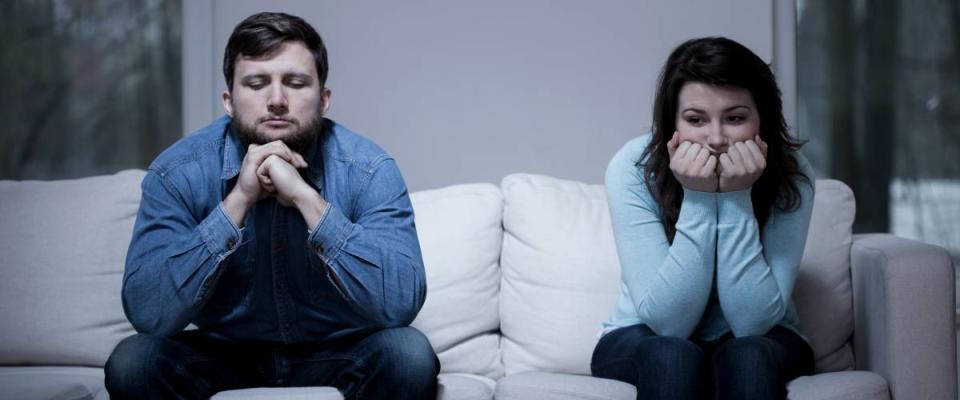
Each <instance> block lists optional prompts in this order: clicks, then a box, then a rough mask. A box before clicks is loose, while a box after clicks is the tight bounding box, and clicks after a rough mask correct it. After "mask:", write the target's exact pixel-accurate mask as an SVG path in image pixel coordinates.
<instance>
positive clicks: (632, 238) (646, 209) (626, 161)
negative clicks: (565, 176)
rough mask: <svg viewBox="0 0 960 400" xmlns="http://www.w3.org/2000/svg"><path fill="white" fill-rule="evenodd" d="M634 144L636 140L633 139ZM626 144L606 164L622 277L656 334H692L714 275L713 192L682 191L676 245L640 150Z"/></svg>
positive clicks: (639, 313) (636, 308)
mask: <svg viewBox="0 0 960 400" xmlns="http://www.w3.org/2000/svg"><path fill="white" fill-rule="evenodd" d="M631 144H634V142H631ZM631 144H628V145H627V146H625V148H624V149H623V150H621V151H620V152H619V153H618V154H617V155H616V156H615V157H614V159H613V160H611V162H610V164H609V166H608V167H607V173H606V187H607V197H608V203H609V207H610V216H611V220H612V225H613V232H614V238H615V240H616V245H617V253H618V255H619V259H620V266H621V271H622V272H621V279H622V280H623V284H624V285H625V287H626V290H627V291H629V293H630V298H631V300H632V302H633V307H634V308H635V310H637V313H638V315H639V316H640V318H641V320H643V322H644V323H645V324H646V325H647V326H649V327H650V329H652V330H653V331H654V332H656V333H657V334H658V335H664V336H676V337H682V338H686V337H689V336H690V335H691V334H692V333H693V331H694V329H695V328H696V327H697V324H698V323H699V322H700V318H701V316H702V315H703V312H704V309H705V307H706V304H707V300H708V299H709V296H710V288H711V285H712V282H713V275H714V255H715V243H716V232H717V230H716V220H717V204H716V194H715V193H705V192H697V191H692V190H684V197H683V202H682V204H681V207H680V215H679V219H678V221H677V224H676V227H677V233H676V235H675V237H674V240H673V244H670V243H669V242H668V241H667V237H666V234H665V233H664V231H663V223H662V221H661V219H660V215H659V207H658V206H657V205H656V202H655V201H654V200H653V197H652V195H651V194H650V193H649V191H648V190H647V187H646V184H645V183H644V180H643V170H642V168H639V167H637V166H636V165H635V162H636V159H637V157H639V153H640V152H641V151H642V148H639V151H636V150H638V149H636V147H637V145H636V144H634V147H635V148H634V149H633V150H634V151H629V150H631V149H630V146H631Z"/></svg>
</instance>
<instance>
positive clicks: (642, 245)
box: [604, 134, 815, 340]
mask: <svg viewBox="0 0 960 400" xmlns="http://www.w3.org/2000/svg"><path fill="white" fill-rule="evenodd" d="M649 142H650V135H649V134H647V135H643V136H640V137H638V138H636V139H633V140H631V141H630V142H627V144H626V145H624V146H623V148H622V149H620V151H619V152H617V154H616V155H615V156H614V157H613V159H612V160H611V161H610V164H609V165H608V167H607V173H606V186H607V196H608V201H609V204H610V216H611V219H612V221H613V231H614V236H615V238H616V243H617V253H618V255H619V257H620V266H621V268H622V273H621V288H620V298H619V299H618V300H617V305H616V308H615V309H614V311H613V314H612V315H611V316H610V318H609V319H608V320H607V322H605V323H604V326H605V327H606V330H607V331H609V330H612V329H614V328H616V327H623V326H629V325H634V324H640V323H643V324H647V325H648V326H649V327H650V328H651V329H652V330H653V331H654V332H656V333H657V334H659V335H665V336H676V337H681V338H696V339H702V340H714V339H717V338H719V337H720V336H722V335H723V334H725V333H727V332H729V331H731V330H732V331H733V333H734V335H736V336H738V337H739V336H749V335H762V334H764V333H766V332H767V331H768V330H770V329H771V328H772V327H773V326H774V325H776V324H780V325H783V326H785V327H787V328H790V329H792V330H794V331H796V330H797V328H798V324H799V321H798V318H797V313H796V310H795V308H794V307H793V304H792V302H791V301H790V298H791V293H792V292H793V287H794V283H795V282H796V278H797V270H798V267H799V265H800V258H801V256H802V255H803V247H804V243H805V242H806V238H807V229H808V227H809V225H810V214H811V211H812V209H813V187H811V185H808V184H807V183H806V182H803V181H801V182H798V184H797V185H798V187H799V189H800V194H801V203H800V207H799V208H798V209H796V210H794V211H791V212H783V211H780V210H778V209H777V208H773V210H772V211H771V214H770V217H769V218H768V220H767V222H766V226H765V228H764V231H763V235H761V234H760V229H759V226H758V224H757V221H756V219H755V218H754V216H753V204H752V202H751V200H750V189H745V190H741V191H737V192H727V193H707V192H698V191H694V190H689V189H686V188H684V192H683V202H682V203H681V205H680V215H679V218H678V220H677V224H676V228H677V233H676V235H675V237H674V240H673V244H672V245H671V244H669V242H668V241H667V237H666V235H665V234H664V231H663V224H662V223H661V221H660V216H659V214H660V213H659V210H660V207H659V206H658V205H657V203H656V201H654V199H653V196H652V194H651V193H650V192H649V191H648V190H647V185H646V183H644V180H643V170H642V168H639V167H637V165H636V162H637V160H639V159H640V155H641V153H643V150H644V148H645V147H646V146H647V144H648V143H649ZM794 157H796V158H797V161H798V162H799V164H800V168H801V170H802V171H803V173H804V174H806V175H807V176H808V177H810V179H811V182H812V181H813V179H815V178H814V175H813V170H812V169H811V168H810V164H809V162H807V159H806V158H804V157H803V155H801V154H800V153H794Z"/></svg>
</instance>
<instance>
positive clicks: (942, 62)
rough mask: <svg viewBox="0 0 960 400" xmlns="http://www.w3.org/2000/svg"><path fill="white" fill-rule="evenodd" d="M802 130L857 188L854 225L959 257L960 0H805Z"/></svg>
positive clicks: (800, 50) (822, 166)
mask: <svg viewBox="0 0 960 400" xmlns="http://www.w3.org/2000/svg"><path fill="white" fill-rule="evenodd" d="M797 6H798V8H797V19H798V21H797V93H798V115H797V129H796V131H797V132H798V133H799V136H800V137H801V138H803V139H807V140H809V143H808V145H807V146H806V147H805V153H806V154H807V155H808V156H809V158H810V159H811V162H812V163H813V164H814V168H815V169H816V170H817V172H818V174H819V175H820V177H821V178H822V177H831V178H835V179H840V180H842V181H844V182H846V183H847V184H848V185H850V186H851V187H852V188H853V190H854V192H855V194H856V197H857V219H856V222H855V224H854V231H855V232H892V233H894V234H897V235H899V236H904V237H908V238H914V239H918V240H921V241H924V242H928V243H934V244H937V245H940V246H943V247H945V248H947V249H948V250H949V251H950V252H951V253H952V254H953V256H954V259H960V2H958V1H956V0H920V1H909V2H908V1H906V0H873V1H871V0H859V1H853V2H846V1H830V0H800V1H798V3H797Z"/></svg>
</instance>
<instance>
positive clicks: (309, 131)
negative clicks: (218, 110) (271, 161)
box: [230, 115, 323, 156]
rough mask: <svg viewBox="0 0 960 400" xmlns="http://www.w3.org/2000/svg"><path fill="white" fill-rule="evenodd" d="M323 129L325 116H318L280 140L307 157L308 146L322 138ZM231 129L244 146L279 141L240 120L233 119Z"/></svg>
mask: <svg viewBox="0 0 960 400" xmlns="http://www.w3.org/2000/svg"><path fill="white" fill-rule="evenodd" d="M322 127H323V116H321V115H317V116H315V117H313V118H312V119H310V120H309V121H308V122H307V123H306V124H304V125H299V129H297V130H296V131H294V132H293V133H291V134H289V135H286V136H284V137H281V138H280V139H279V140H280V141H282V142H283V144H285V145H287V147H289V148H290V150H293V151H295V152H297V153H300V154H301V155H303V156H306V153H305V151H306V150H307V149H308V146H310V144H311V143H313V140H314V139H315V138H317V137H318V136H320V135H319V133H320V129H321V128H322ZM230 129H231V130H233V133H234V134H235V135H237V138H239V139H240V141H241V142H243V144H244V146H247V145H250V144H256V145H264V144H267V143H270V142H273V141H275V140H277V139H273V138H271V137H269V136H267V135H266V134H265V133H263V132H260V131H259V130H257V127H256V125H250V124H246V123H244V122H243V121H241V120H240V118H233V119H232V120H231V121H230Z"/></svg>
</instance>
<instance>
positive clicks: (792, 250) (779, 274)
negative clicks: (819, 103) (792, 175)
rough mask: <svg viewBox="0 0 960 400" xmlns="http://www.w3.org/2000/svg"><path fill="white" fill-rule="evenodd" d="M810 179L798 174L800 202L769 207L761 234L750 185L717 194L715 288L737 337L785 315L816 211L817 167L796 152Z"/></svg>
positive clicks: (764, 329) (757, 331) (761, 329)
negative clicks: (791, 206)
mask: <svg viewBox="0 0 960 400" xmlns="http://www.w3.org/2000/svg"><path fill="white" fill-rule="evenodd" d="M794 156H795V157H796V158H797V161H798V163H799V164H800V168H801V171H802V172H803V173H804V174H805V175H806V176H807V177H809V178H810V183H809V184H808V183H807V182H806V181H803V180H800V181H798V182H797V188H798V189H799V190H800V205H799V207H798V208H796V209H794V210H791V211H782V210H780V209H778V208H776V207H774V208H773V209H772V210H771V213H770V217H769V218H768V219H767V222H766V226H765V228H764V231H763V235H762V236H761V235H760V232H759V226H758V224H757V220H756V218H755V217H754V214H753V204H752V201H751V199H750V189H745V190H741V191H737V192H727V193H720V194H718V197H717V203H718V205H717V209H718V211H717V213H718V224H717V232H718V239H717V292H718V295H719V297H720V307H721V309H722V310H723V314H724V317H725V318H726V319H727V323H729V325H730V329H731V330H732V331H733V334H734V335H735V336H737V337H740V336H750V335H762V334H764V333H766V332H767V331H769V330H770V329H771V328H773V326H774V325H776V324H777V323H778V322H780V320H782V319H783V317H784V315H785V314H786V312H787V308H788V306H789V304H790V298H791V295H792V293H793V287H794V283H795V282H796V279H797V272H798V268H799V266H800V259H801V257H802V256H803V249H804V245H805V243H806V239H807V230H808V229H809V227H810V215H811V213H812V212H813V182H814V179H815V178H814V175H813V170H812V169H811V168H810V165H809V163H808V162H807V160H806V159H805V158H803V156H802V155H800V153H794Z"/></svg>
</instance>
